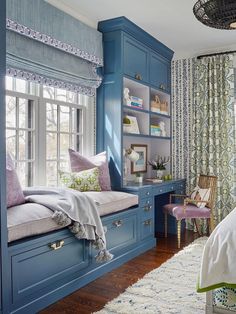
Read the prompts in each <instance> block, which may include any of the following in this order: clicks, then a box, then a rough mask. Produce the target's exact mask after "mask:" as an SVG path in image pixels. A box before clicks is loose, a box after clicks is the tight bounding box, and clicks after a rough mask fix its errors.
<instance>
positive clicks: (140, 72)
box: [124, 36, 149, 82]
mask: <svg viewBox="0 0 236 314" xmlns="http://www.w3.org/2000/svg"><path fill="white" fill-rule="evenodd" d="M148 61H149V51H148V50H147V49H146V48H145V47H144V46H143V45H142V44H140V43H139V42H138V41H136V40H134V39H131V38H129V37H128V36H125V37H124V72H125V74H127V75H129V76H131V77H132V78H136V79H138V80H140V81H143V82H148Z"/></svg>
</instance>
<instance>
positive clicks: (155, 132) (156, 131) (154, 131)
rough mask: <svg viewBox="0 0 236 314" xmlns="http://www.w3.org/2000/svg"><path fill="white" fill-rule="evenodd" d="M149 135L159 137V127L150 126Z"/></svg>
mask: <svg viewBox="0 0 236 314" xmlns="http://www.w3.org/2000/svg"><path fill="white" fill-rule="evenodd" d="M151 135H155V136H161V129H160V125H158V124H157V125H155V124H151Z"/></svg>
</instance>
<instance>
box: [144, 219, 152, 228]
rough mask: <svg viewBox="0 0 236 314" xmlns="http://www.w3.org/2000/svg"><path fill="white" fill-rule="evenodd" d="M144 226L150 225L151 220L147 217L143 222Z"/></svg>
mask: <svg viewBox="0 0 236 314" xmlns="http://www.w3.org/2000/svg"><path fill="white" fill-rule="evenodd" d="M143 224H144V226H150V225H151V224H152V220H151V219H148V220H145V221H144V222H143Z"/></svg>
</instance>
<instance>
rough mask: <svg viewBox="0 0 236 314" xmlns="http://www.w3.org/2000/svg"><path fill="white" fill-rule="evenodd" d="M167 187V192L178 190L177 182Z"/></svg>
mask: <svg viewBox="0 0 236 314" xmlns="http://www.w3.org/2000/svg"><path fill="white" fill-rule="evenodd" d="M165 189H166V192H172V191H175V190H176V185H175V184H170V185H167V186H166V187H165Z"/></svg>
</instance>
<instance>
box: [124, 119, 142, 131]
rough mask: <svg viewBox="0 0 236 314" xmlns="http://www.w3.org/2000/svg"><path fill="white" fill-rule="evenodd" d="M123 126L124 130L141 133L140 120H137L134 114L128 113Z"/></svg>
mask: <svg viewBox="0 0 236 314" xmlns="http://www.w3.org/2000/svg"><path fill="white" fill-rule="evenodd" d="M128 120H129V121H130V123H128ZM124 122H125V123H124ZM123 127H124V132H127V133H133V134H140V132H139V127H138V121H137V118H136V117H134V116H128V115H126V116H125V117H124V118H123Z"/></svg>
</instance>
